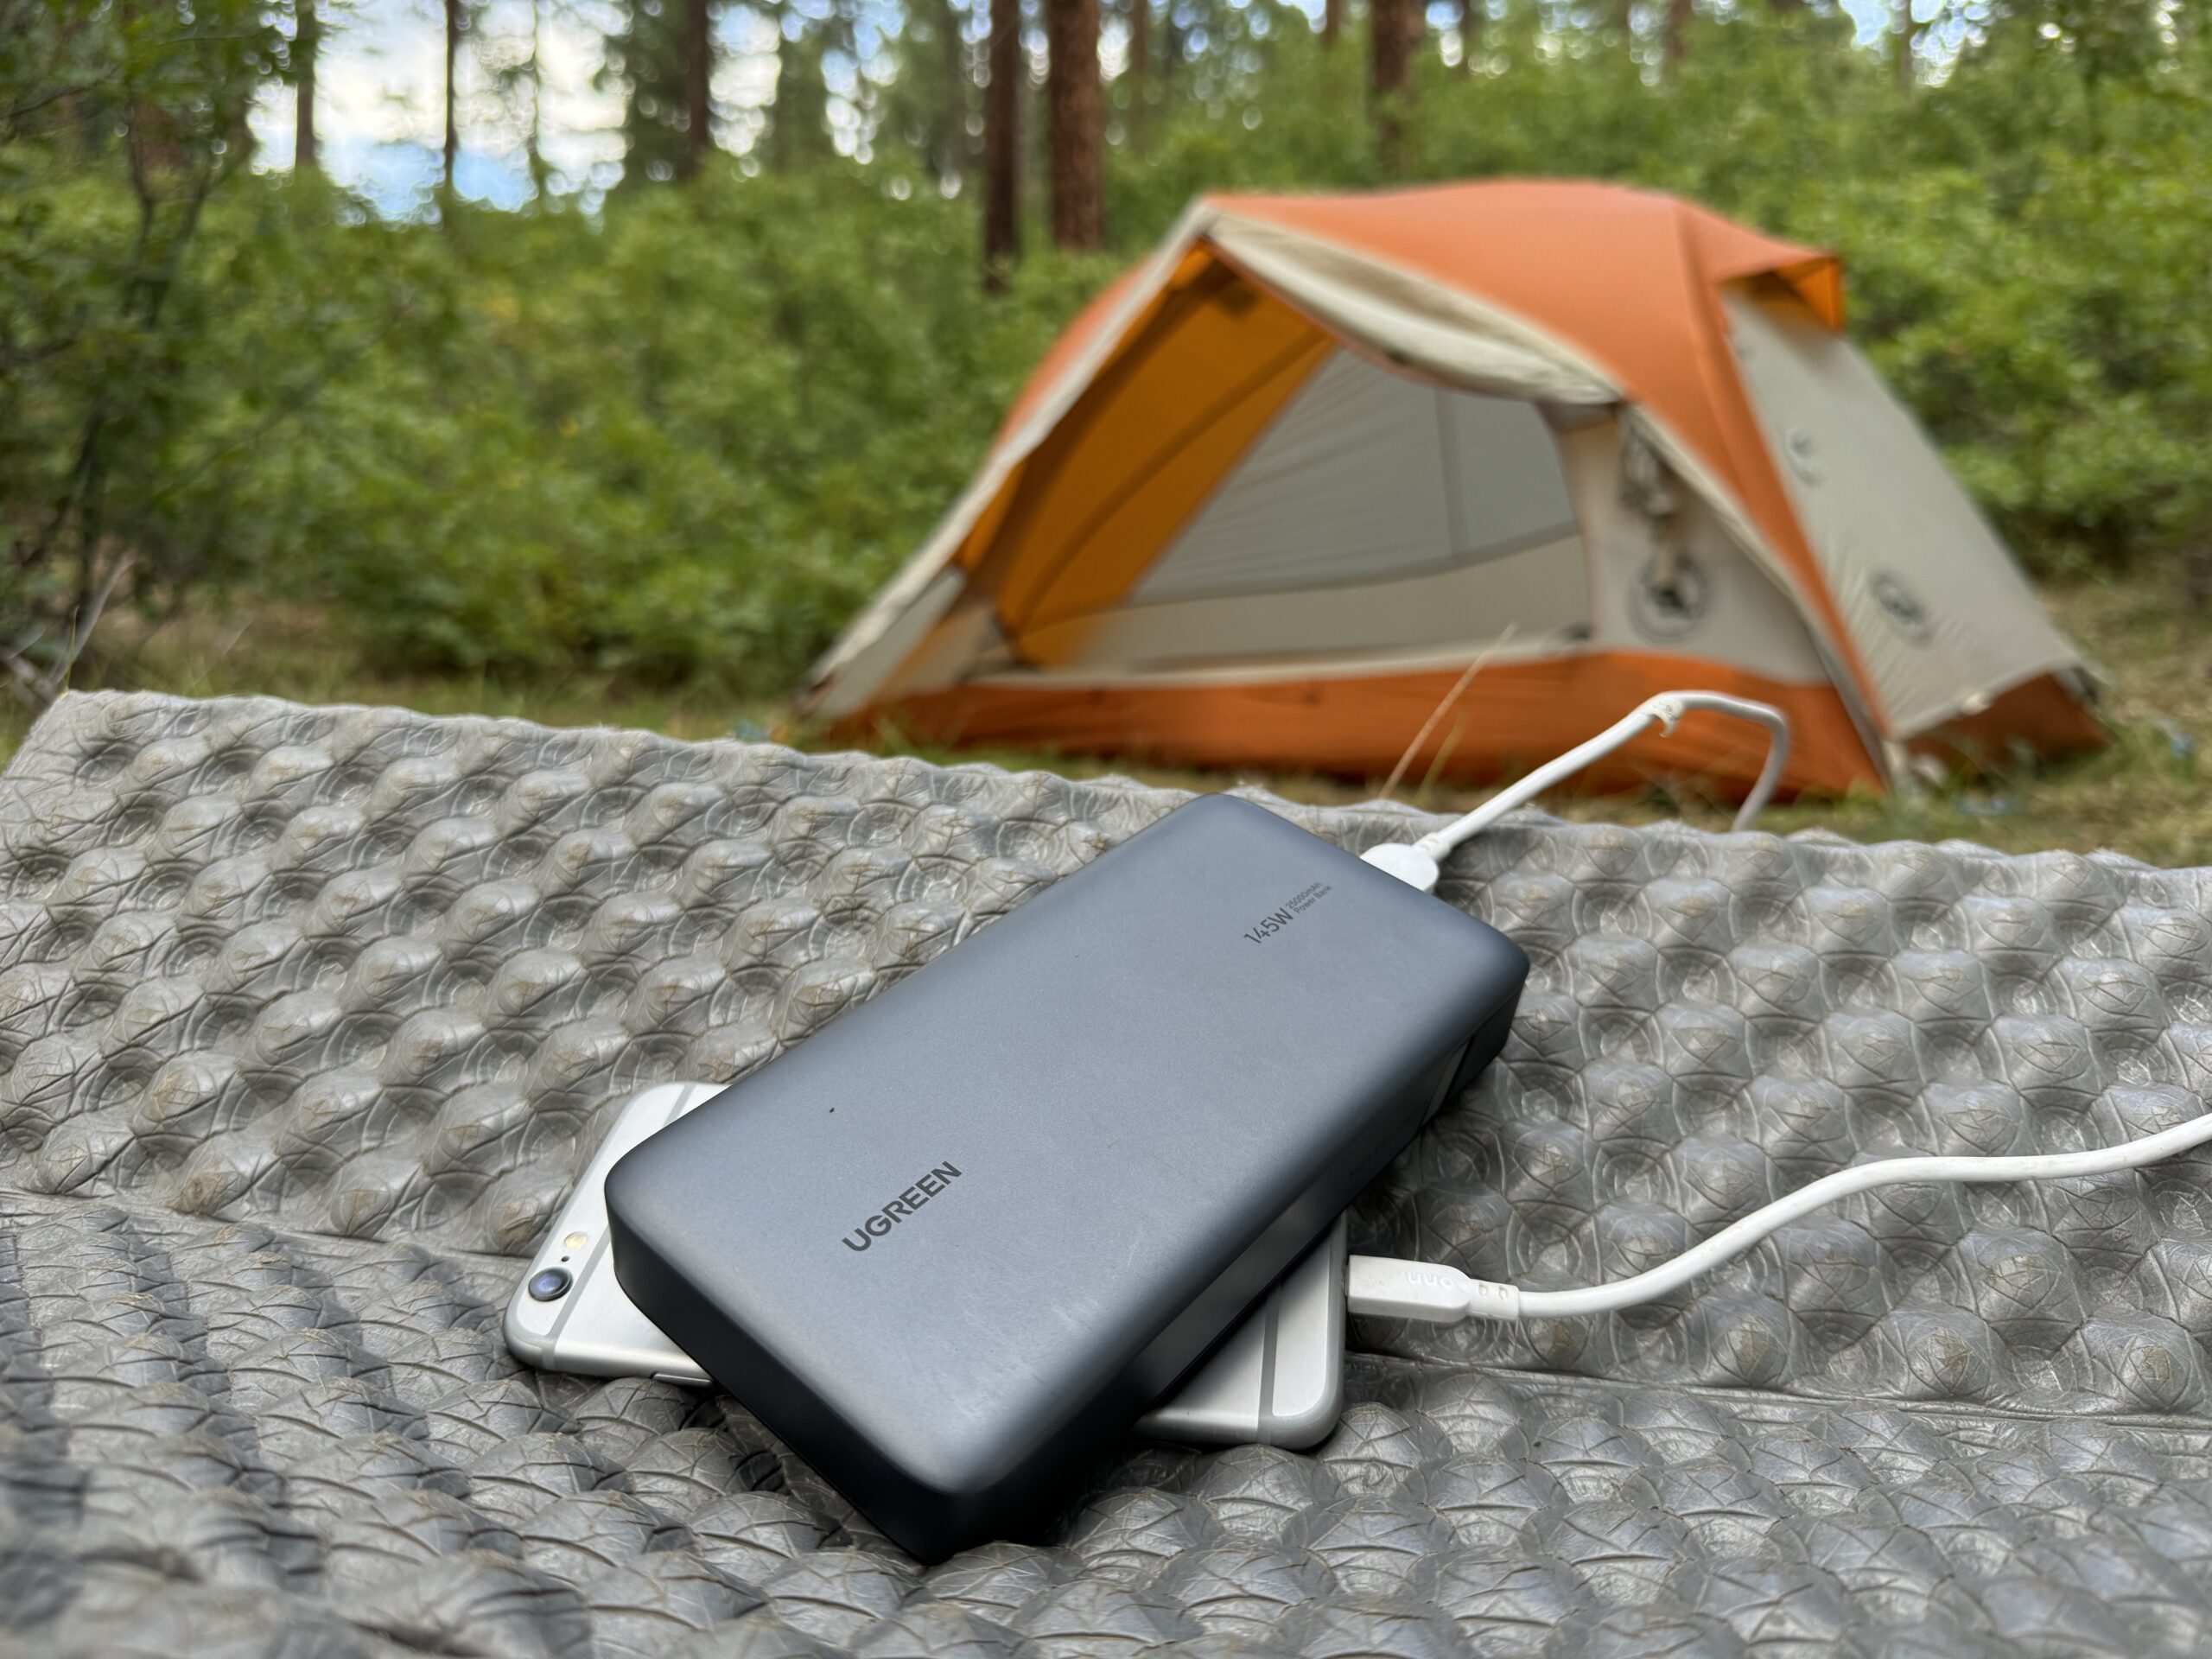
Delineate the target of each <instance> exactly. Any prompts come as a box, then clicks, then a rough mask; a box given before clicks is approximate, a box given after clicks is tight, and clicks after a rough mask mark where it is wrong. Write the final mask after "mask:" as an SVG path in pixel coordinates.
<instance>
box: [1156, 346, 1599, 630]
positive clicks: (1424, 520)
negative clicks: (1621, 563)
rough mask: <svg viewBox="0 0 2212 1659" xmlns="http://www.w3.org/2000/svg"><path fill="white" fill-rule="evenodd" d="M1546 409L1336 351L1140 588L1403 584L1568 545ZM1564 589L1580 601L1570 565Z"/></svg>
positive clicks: (1200, 591)
mask: <svg viewBox="0 0 2212 1659" xmlns="http://www.w3.org/2000/svg"><path fill="white" fill-rule="evenodd" d="M1573 535H1574V507H1573V503H1572V502H1571V501H1570V500H1569V499H1567V479H1566V476H1565V474H1563V473H1562V472H1561V471H1560V461H1559V454H1558V451H1557V448H1556V447H1555V446H1554V442H1553V438H1552V433H1551V429H1550V427H1549V426H1548V425H1547V424H1546V423H1545V420H1544V417H1543V416H1542V415H1541V413H1540V412H1539V410H1538V409H1537V407H1536V405H1535V404H1530V403H1528V402H1526V401H1522V400H1519V399H1509V398H1500V397H1481V396H1478V395H1475V394H1471V393H1466V392H1454V391H1445V390H1443V389H1441V388H1440V387H1435V386H1430V385H1424V384H1422V383H1421V382H1419V381H1415V380H1409V379H1408V378H1405V377H1404V376H1402V375H1397V374H1393V373H1391V372H1389V371H1388V370H1387V369H1381V368H1377V367H1376V365H1374V364H1372V363H1370V362H1369V361H1367V359H1364V358H1362V357H1358V356H1356V355H1355V354H1353V353H1351V352H1341V351H1340V352H1338V353H1336V354H1335V355H1334V356H1333V357H1332V358H1331V359H1329V360H1328V361H1327V362H1326V363H1325V364H1323V365H1322V366H1321V368H1320V369H1319V371H1318V372H1316V373H1315V374H1314V376H1313V379H1312V380H1311V381H1310V382H1309V383H1308V384H1307V385H1306V387H1305V388H1304V389H1303V390H1302V391H1300V393H1299V394H1298V396H1297V397H1294V399H1292V400H1291V402H1290V403H1289V404H1287V405H1286V406H1285V407H1284V409H1283V410H1281V413H1280V414H1278V415H1277V416H1275V418H1274V422H1273V423H1272V424H1271V425H1270V426H1269V428H1268V430H1267V431H1266V432H1265V433H1264V434H1262V436H1261V438H1260V440H1259V442H1257V443H1255V445H1253V447H1252V448H1251V450H1250V451H1249V453H1248V454H1246V455H1245V457H1244V459H1243V461H1240V462H1239V463H1238V464H1237V466H1236V468H1235V470H1234V471H1233V472H1232V473H1231V474H1230V475H1229V476H1228V477H1227V478H1225V479H1224V480H1222V482H1221V484H1220V486H1218V487H1217V489H1216V490H1215V492H1214V493H1213V495H1212V497H1211V499H1209V500H1208V501H1207V502H1206V504H1205V506H1204V507H1202V508H1201V509H1200V510H1199V512H1198V515H1197V517H1195V518H1193V519H1192V521H1191V523H1190V524H1188V525H1186V526H1185V528H1184V530H1183V531H1182V533H1181V534H1180V535H1179V536H1178V537H1176V538H1175V540H1174V541H1173V543H1170V545H1169V546H1168V548H1167V550H1166V552H1164V553H1162V554H1161V555H1160V558H1159V561H1158V562H1157V563H1155V564H1154V566H1153V568H1152V569H1150V570H1149V571H1147V573H1146V574H1145V575H1144V577H1143V579H1142V580H1141V582H1138V584H1137V586H1136V588H1135V591H1134V593H1133V594H1132V600H1133V601H1134V602H1135V603H1138V604H1145V603H1151V602H1154V601H1160V600H1173V599H1185V598H1192V597H1198V596H1202V595H1207V594H1247V593H1265V592H1270V591H1276V590H1281V589H1287V588H1319V587H1325V586H1329V585H1332V584H1333V585H1339V586H1341V585H1344V584H1346V583H1351V582H1371V581H1380V580H1389V579H1395V578H1397V577H1401V576H1406V575H1414V574H1417V573H1419V572H1421V571H1435V570H1442V569H1447V568H1449V567H1451V566H1452V565H1456V564H1465V563H1472V562H1474V561H1477V560H1479V559H1483V558H1485V557H1495V556H1500V555H1503V554H1510V553H1512V552H1515V551H1516V550H1520V549H1522V548H1526V547H1529V546H1531V545H1535V544H1537V543H1549V542H1557V541H1560V540H1561V539H1563V538H1566V539H1571V538H1572V537H1573ZM1566 579H1567V581H1569V582H1573V585H1574V586H1576V587H1577V588H1580V585H1581V584H1580V574H1579V572H1576V571H1574V570H1573V569H1572V567H1571V566H1570V570H1569V573H1568V575H1567V578H1566Z"/></svg>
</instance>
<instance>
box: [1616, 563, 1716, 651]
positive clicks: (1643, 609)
mask: <svg viewBox="0 0 2212 1659" xmlns="http://www.w3.org/2000/svg"><path fill="white" fill-rule="evenodd" d="M1662 567H1663V569H1662ZM1712 607H1713V583H1712V582H1711V581H1710V580H1709V579H1708V578H1707V575H1706V574H1705V567H1704V566H1702V565H1700V563H1698V562H1697V561H1696V560H1695V559H1694V558H1692V557H1690V556H1689V555H1688V554H1687V553H1677V554H1675V556H1674V557H1672V558H1671V559H1669V558H1663V557H1662V558H1654V559H1653V560H1651V562H1650V563H1648V564H1646V565H1645V566H1644V567H1643V569H1641V570H1639V571H1637V575H1636V587H1635V588H1634V590H1633V591H1632V592H1631V593H1630V594H1629V606H1628V611H1629V620H1630V621H1631V622H1633V623H1634V624H1635V625H1636V631H1637V632H1638V633H1640V634H1642V635H1643V637H1644V638H1645V639H1661V640H1674V639H1681V638H1683V637H1684V636H1685V635H1687V634H1688V633H1689V632H1692V631H1693V630H1694V629H1695V628H1696V626H1697V625H1698V624H1699V623H1700V622H1702V621H1704V620H1705V614H1706V613H1707V611H1708V610H1710V609H1711V608H1712Z"/></svg>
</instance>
